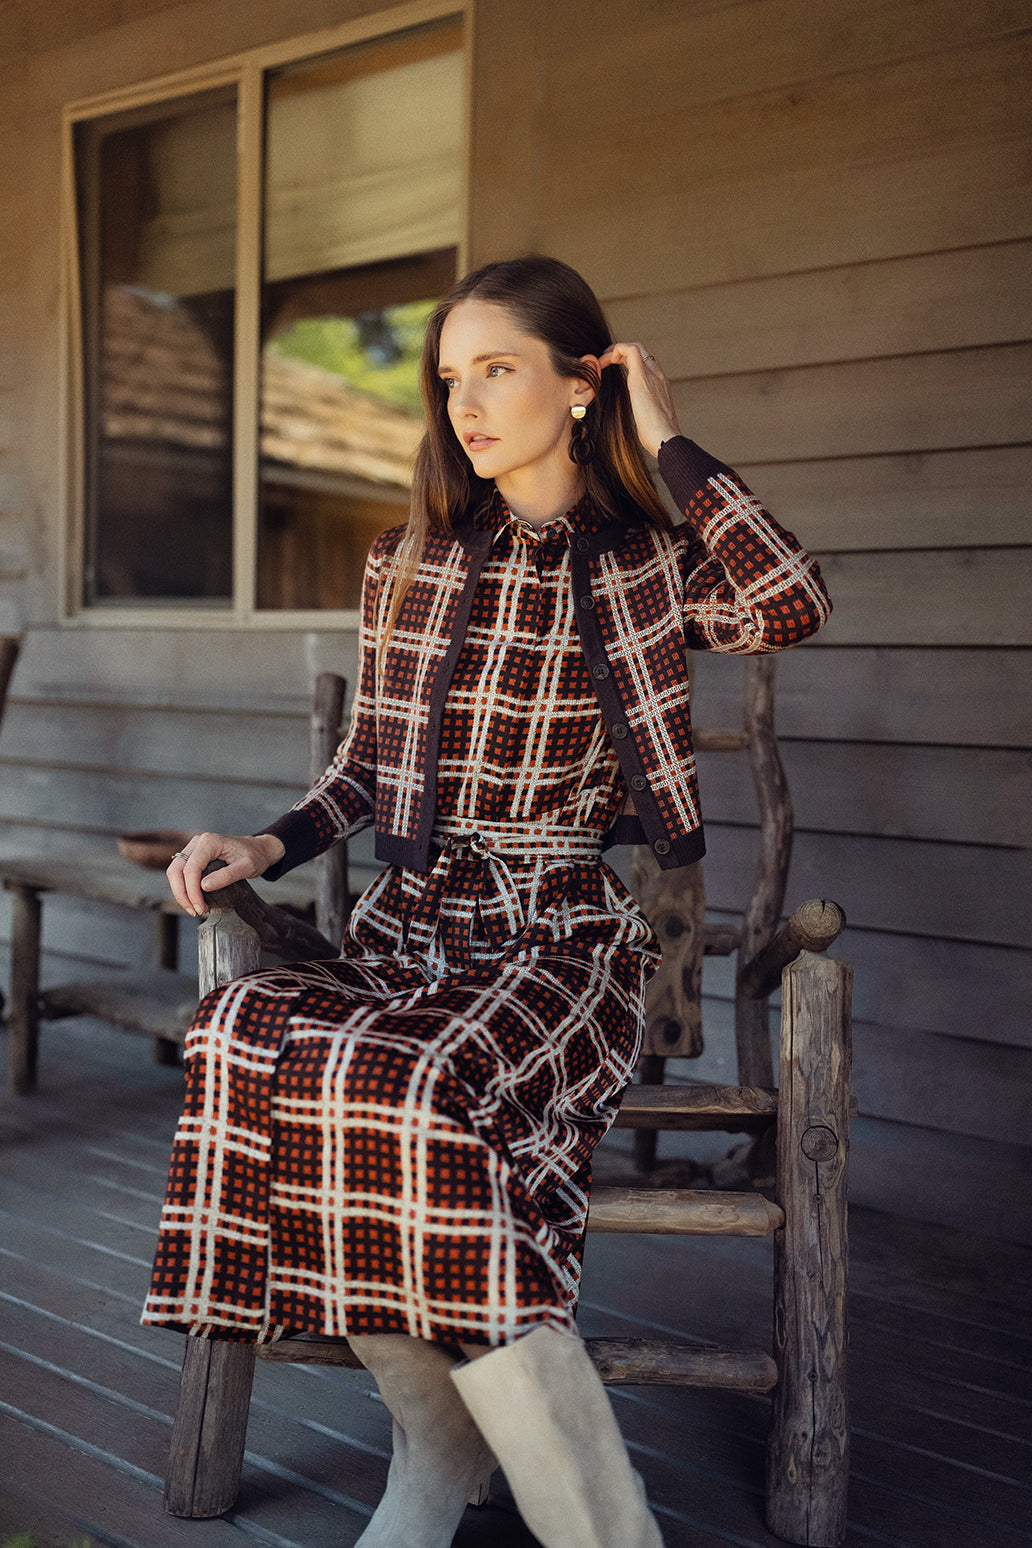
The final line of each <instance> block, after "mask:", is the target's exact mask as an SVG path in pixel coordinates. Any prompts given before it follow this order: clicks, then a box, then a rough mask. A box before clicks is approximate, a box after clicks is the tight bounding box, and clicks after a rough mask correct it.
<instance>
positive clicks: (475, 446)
mask: <svg viewBox="0 0 1032 1548" xmlns="http://www.w3.org/2000/svg"><path fill="white" fill-rule="evenodd" d="M462 439H463V440H464V441H465V443H466V450H467V451H470V452H475V451H484V450H485V448H486V447H488V446H493V445H494V444H495V442H496V440H497V439H498V437H497V436H494V435H480V434H478V433H476V432H474V433H472V434H470V435H464V436H463V438H462Z"/></svg>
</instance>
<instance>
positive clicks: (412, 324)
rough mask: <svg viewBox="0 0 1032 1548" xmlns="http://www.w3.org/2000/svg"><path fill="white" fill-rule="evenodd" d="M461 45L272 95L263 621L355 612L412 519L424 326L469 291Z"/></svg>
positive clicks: (378, 61) (260, 580)
mask: <svg viewBox="0 0 1032 1548" xmlns="http://www.w3.org/2000/svg"><path fill="white" fill-rule="evenodd" d="M459 45H460V34H459V31H458V29H457V28H456V27H455V26H454V25H453V24H448V25H444V26H436V27H429V28H424V29H421V30H418V31H414V32H411V33H406V34H402V35H401V36H399V37H395V38H391V39H388V40H387V41H380V42H377V43H374V44H370V45H368V46H366V47H362V48H356V49H349V50H346V51H344V52H342V53H339V54H334V55H330V56H327V57H324V58H321V59H318V60H314V61H311V60H310V61H306V62H305V63H303V64H301V65H296V66H293V67H291V68H290V69H287V70H284V71H281V72H278V73H277V74H276V75H274V76H272V77H271V78H270V80H269V83H268V105H267V129H266V147H267V149H266V212H267V213H266V224H265V286H264V290H263V304H262V318H263V326H262V339H263V350H262V384H261V409H260V422H261V467H260V483H259V513H258V576H257V604H258V606H259V607H260V608H279V609H282V608H332V607H337V608H339V607H354V606H356V605H357V603H358V600H359V593H360V589H361V578H362V568H363V563H364V558H365V554H366V552H367V550H368V547H369V544H370V543H371V541H372V539H373V538H374V537H375V536H376V534H377V532H380V531H382V530H383V529H384V528H385V527H389V526H394V525H396V524H397V523H398V522H401V521H404V520H405V519H406V517H407V515H408V493H409V486H410V484H411V475H412V461H413V457H414V454H415V450H416V447H417V445H418V443H419V440H420V437H421V435H422V431H423V418H422V410H421V406H420V400H419V388H418V363H419V352H420V348H421V343H422V331H423V325H424V323H425V320H426V317H427V315H428V313H429V311H430V309H431V307H432V306H433V303H434V300H435V298H436V297H437V296H439V295H440V294H441V292H442V291H443V290H445V289H447V288H448V286H449V285H450V284H451V283H452V281H453V279H454V277H455V256H456V255H455V243H456V241H457V238H458V232H459V222H460V209H461V191H462V190H461V154H460V152H461V143H462V113H461V107H462V66H461V54H460V52H459ZM388 126H389V132H386V131H387V128H388Z"/></svg>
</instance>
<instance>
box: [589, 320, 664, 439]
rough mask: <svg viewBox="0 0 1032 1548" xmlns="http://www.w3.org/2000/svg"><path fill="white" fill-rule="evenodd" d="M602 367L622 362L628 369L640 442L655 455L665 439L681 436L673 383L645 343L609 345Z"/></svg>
mask: <svg viewBox="0 0 1032 1548" xmlns="http://www.w3.org/2000/svg"><path fill="white" fill-rule="evenodd" d="M598 363H599V366H600V367H601V369H602V370H605V368H606V366H611V365H622V366H625V367H626V369H627V390H628V392H629V393H630V395H631V408H632V409H633V410H634V422H635V425H636V427H637V430H638V436H639V439H640V440H641V444H642V445H643V446H644V447H645V450H646V451H650V452H651V453H652V455H653V456H654V457H655V456H656V455H657V454H658V452H659V448H660V447H661V446H662V444H663V442H664V441H669V439H670V437H671V436H672V435H680V434H681V430H680V426H679V425H678V423H677V414H676V413H675V411H674V400H673V398H672V396H671V394H670V383H669V382H668V381H667V379H666V376H665V375H664V374H663V371H662V369H661V367H660V365H659V362H658V361H657V360H656V357H655V355H650V354H649V352H648V350H647V349H646V348H645V346H644V344H610V346H609V348H608V349H607V350H606V352H605V354H604V355H602V356H600V357H599V362H598Z"/></svg>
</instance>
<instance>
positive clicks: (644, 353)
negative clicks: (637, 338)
mask: <svg viewBox="0 0 1032 1548" xmlns="http://www.w3.org/2000/svg"><path fill="white" fill-rule="evenodd" d="M641 358H642V359H643V360H655V358H656V357H655V355H650V354H649V353H648V351H647V350H644V349H643V350H642V352H641Z"/></svg>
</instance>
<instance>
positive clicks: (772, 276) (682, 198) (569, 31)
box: [473, 0, 1032, 1229]
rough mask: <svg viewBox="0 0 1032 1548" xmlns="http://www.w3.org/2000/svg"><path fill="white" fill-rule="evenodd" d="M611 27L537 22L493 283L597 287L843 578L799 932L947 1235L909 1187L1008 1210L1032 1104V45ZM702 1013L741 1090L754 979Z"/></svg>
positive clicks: (720, 762) (731, 884) (813, 676)
mask: <svg viewBox="0 0 1032 1548" xmlns="http://www.w3.org/2000/svg"><path fill="white" fill-rule="evenodd" d="M587 10H588V7H587V5H586V3H584V0H573V3H572V4H570V5H564V6H563V7H561V8H553V7H547V6H540V7H537V8H536V9H535V16H536V19H537V23H536V28H535V29H534V31H533V32H532V34H531V36H532V37H533V39H534V40H535V42H536V45H537V47H536V57H534V58H533V59H532V58H531V57H530V50H529V49H527V48H524V50H523V52H522V54H521V57H520V59H519V63H518V69H519V72H520V75H519V80H520V90H519V92H518V94H517V99H516V102H517V106H516V107H515V108H514V105H513V102H512V101H511V100H506V101H505V102H504V103H495V102H492V101H491V100H490V99H486V100H485V101H483V102H482V103H480V105H479V112H480V115H481V116H480V122H479V129H480V133H479V134H478V136H477V138H476V140H475V145H474V157H475V159H474V185H473V186H474V228H473V238H474V242H473V245H474V256H475V257H478V258H482V257H490V256H494V255H495V254H496V253H497V252H500V251H501V250H502V247H501V245H496V236H497V234H499V233H500V234H503V235H504V238H505V245H506V246H508V247H516V248H518V247H521V246H533V245H536V246H539V247H541V248H542V249H544V250H545V251H551V252H555V253H557V254H558V255H559V256H561V257H564V258H567V259H568V260H569V261H570V262H572V263H574V264H578V265H581V266H583V267H584V268H585V269H586V271H587V273H588V274H589V277H591V278H592V279H593V281H594V282H595V283H596V285H597V286H598V288H599V289H600V291H601V292H602V293H603V294H604V296H605V298H606V300H607V303H608V306H609V310H610V313H611V316H612V318H613V321H614V326H615V328H616V330H617V332H618V334H619V335H620V336H622V337H629V338H637V339H642V340H645V341H647V343H648V345H649V347H650V348H652V349H654V350H655V352H656V353H657V354H658V356H659V358H660V359H661V361H663V362H664V363H665V364H666V365H667V367H668V369H669V370H670V372H671V374H672V376H673V377H674V378H675V396H676V399H677V403H678V407H679V409H680V412H681V415H682V422H683V423H684V424H685V426H686V428H687V429H688V433H690V434H692V435H694V436H696V438H697V439H698V440H699V441H700V442H701V443H702V444H703V445H705V446H707V447H709V448H710V449H712V450H713V451H715V452H717V453H718V454H719V455H721V456H724V457H725V458H726V459H727V460H728V461H729V462H731V463H732V465H734V466H737V467H739V468H741V470H742V471H743V473H744V474H745V475H746V476H747V477H748V479H749V481H750V483H751V484H752V485H753V487H754V488H755V489H756V490H757V492H758V493H759V494H760V495H761V496H762V497H763V498H764V499H766V500H767V501H768V503H769V504H770V505H771V507H772V508H773V509H775V510H776V511H778V513H779V514H782V515H783V516H784V518H785V520H786V522H787V523H788V524H789V525H790V526H792V527H793V528H794V529H795V530H796V531H798V532H799V533H800V534H801V535H802V537H803V538H804V540H805V541H806V542H807V543H808V545H809V546H811V547H812V548H814V549H815V550H816V551H817V552H819V553H820V555H821V557H822V561H823V562H824V565H825V574H826V576H827V578H828V582H829V586H830V588H831V591H832V595H833V597H834V600H835V613H834V615H833V618H832V620H831V623H830V624H829V626H828V627H827V629H826V630H825V631H824V632H823V633H822V634H821V636H820V637H819V639H818V640H817V641H816V642H814V644H813V645H812V646H807V647H804V648H803V649H801V650H798V651H795V652H792V653H790V654H789V656H787V657H786V658H783V660H782V662H781V664H780V667H779V690H778V693H779V711H778V719H779V729H780V733H781V736H782V739H783V752H784V757H785V761H786V765H787V767H788V770H789V777H790V780H791V783H792V789H793V793H794V798H795V806H796V820H797V825H798V832H797V840H796V849H795V859H794V863H793V869H792V876H791V880H790V887H789V896H790V900H791V901H796V900H798V899H800V898H802V897H804V896H806V895H807V894H809V893H811V892H825V893H827V894H828V895H831V896H833V897H836V898H838V899H839V900H840V901H841V902H842V903H843V904H844V905H845V907H846V910H847V913H848V914H849V918H850V922H851V926H852V928H851V930H850V932H849V935H848V937H847V939H846V941H845V942H844V943H843V946H842V950H843V951H844V952H848V954H849V955H850V956H851V957H852V958H853V960H854V961H855V963H856V969H857V972H856V994H857V1001H856V1014H857V1042H856V1046H857V1077H856V1083H857V1088H858V1092H859V1093H860V1099H861V1104H862V1107H863V1110H864V1112H865V1114H868V1115H870V1116H869V1117H867V1118H865V1120H864V1122H863V1123H862V1124H861V1125H859V1126H858V1130H857V1141H858V1144H859V1147H860V1152H859V1158H858V1159H857V1160H856V1161H855V1166H854V1175H855V1176H856V1177H857V1178H858V1179H859V1186H860V1189H861V1194H863V1190H864V1189H865V1188H868V1187H869V1188H871V1189H873V1190H874V1192H873V1193H872V1194H868V1195H867V1196H868V1197H879V1198H885V1199H889V1198H891V1199H892V1200H893V1206H892V1207H899V1208H917V1209H925V1208H929V1209H933V1210H934V1209H935V1208H936V1207H939V1206H937V1205H936V1203H935V1201H934V1200H933V1198H932V1190H931V1189H930V1188H929V1187H927V1186H925V1185H923V1184H922V1183H920V1182H918V1183H917V1185H916V1195H915V1188H914V1173H913V1170H912V1169H911V1168H910V1167H909V1166H908V1165H907V1162H906V1157H907V1156H908V1155H909V1154H911V1153H912V1154H913V1155H914V1157H915V1159H917V1158H918V1157H920V1159H921V1160H923V1161H927V1160H929V1158H930V1157H931V1156H932V1155H933V1153H934V1154H935V1155H937V1156H938V1157H939V1158H940V1160H941V1159H942V1158H943V1157H944V1156H945V1155H946V1154H949V1155H950V1156H951V1161H952V1164H953V1165H954V1166H955V1167H956V1168H959V1170H960V1172H961V1173H964V1174H965V1175H967V1176H968V1177H969V1179H970V1183H971V1186H972V1190H974V1188H975V1187H976V1186H977V1182H978V1180H979V1179H981V1180H983V1181H984V1179H985V1177H986V1176H987V1175H988V1174H989V1172H990V1171H991V1169H992V1167H993V1166H996V1167H997V1168H998V1177H999V1182H998V1189H999V1190H1000V1191H1002V1193H1003V1194H1004V1195H1005V1196H1007V1197H1009V1198H1012V1199H1013V1196H1014V1195H1015V1193H1016V1192H1017V1191H1018V1189H1019V1188H1020V1187H1021V1186H1023V1184H1024V1180H1025V1177H1026V1175H1027V1161H1026V1160H1023V1159H1021V1157H1022V1154H1023V1153H1022V1151H1021V1150H1020V1149H1012V1150H1008V1149H1007V1144H1009V1145H1011V1146H1015V1147H1021V1146H1024V1145H1027V1144H1028V1141H1029V1137H1030V1136H1029V1128H1028V1121H1027V1116H1026V1115H1027V1092H1028V1087H1029V1077H1030V1075H1032V1063H1030V1052H1029V1050H1030V1045H1032V1022H1030V1018H1029V1016H1028V1009H1027V1006H1028V994H1029V990H1030V988H1032V972H1030V965H1032V956H1030V953H1029V951H1028V947H1029V945H1030V941H1029V933H1028V919H1029V917H1030V910H1029V902H1030V901H1032V900H1030V898H1029V891H1030V886H1029V883H1030V876H1029V864H1028V845H1029V816H1028V813H1029V810H1030V806H1032V803H1030V799H1029V798H1030V796H1032V766H1030V762H1029V754H1028V749H1029V747H1030V745H1032V734H1030V733H1032V724H1030V719H1032V716H1030V707H1032V694H1030V693H1029V688H1030V686H1032V683H1030V673H1029V654H1028V651H1027V648H1026V647H1027V646H1028V644H1029V643H1030V641H1029V608H1028V597H1029V595H1030V594H1032V584H1030V581H1032V576H1030V552H1032V544H1030V539H1032V530H1030V523H1029V512H1030V499H1029V496H1030V493H1032V479H1030V472H1032V455H1030V451H1029V439H1030V437H1029V412H1028V382H1029V379H1030V365H1032V358H1030V346H1029V339H1030V337H1032V327H1030V322H1032V301H1030V298H1032V283H1030V280H1032V272H1030V270H1032V266H1030V262H1029V260H1030V251H1032V248H1030V242H1029V238H1030V237H1032V198H1030V197H1029V195H1030V193H1032V187H1030V185H1032V176H1030V172H1032V154H1030V152H1032V141H1030V139H1029V121H1030V120H1029V107H1030V105H1032V92H1030V89H1029V80H1030V76H1029V71H1028V49H1029V43H1030V39H1032V32H1030V29H1029V18H1028V14H1027V11H1026V10H1025V9H1024V8H1022V7H1019V6H1017V5H1010V6H1002V7H1001V6H997V5H994V4H990V3H975V4H972V5H968V6H963V7H962V6H958V5H956V4H955V3H950V0H939V3H929V4H922V3H918V0H914V3H901V4H897V5H892V6H889V7H887V8H882V7H869V6H863V5H861V4H858V3H853V0H838V3H836V4H835V5H834V6H833V7H830V8H829V7H824V8H821V10H820V12H819V13H818V12H817V11H816V9H815V8H814V7H813V6H812V4H809V3H807V0H753V3H749V4H745V5H730V4H720V3H713V0H699V3H694V0H686V3H684V4H680V5H678V6H676V7H675V6H673V5H664V4H662V3H654V4H646V5H645V6H643V7H641V6H637V5H634V6H632V5H630V4H623V3H614V4H613V5H611V6H607V8H606V26H605V28H604V29H600V28H599V27H598V26H597V25H594V26H592V25H590V24H589V23H588V22H587ZM494 11H495V8H494V7H492V8H491V14H492V17H493V16H494ZM494 25H495V26H497V28H498V32H497V33H496V34H495V33H493V34H491V35H490V37H489V38H485V40H484V44H483V46H484V49H485V57H484V65H485V68H486V60H487V51H489V50H490V49H491V48H494V47H498V46H499V45H500V43H501V41H502V39H503V36H504V26H505V23H504V22H502V21H496V22H495V23H494ZM578 29H581V30H582V31H583V34H584V35H583V38H582V41H581V44H580V46H578V47H577V48H574V47H572V46H571V39H572V38H573V37H574V36H575V35H577V33H578ZM616 61H618V62H619V63H618V65H617V64H616V63H615V62H616ZM610 80H611V81H612V88H611V89H606V90H604V91H602V92H598V91H597V83H598V82H600V81H610ZM531 87H532V88H533V95H531V92H530V90H529V88H531ZM525 92H526V101H527V102H533V103H535V104H537V105H536V106H524V107H522V109H521V107H520V104H521V103H522V102H523V101H524V93H525ZM588 97H590V99H591V101H592V105H593V106H592V113H591V115H590V118H589V120H588V123H587V127H586V129H585V128H582V126H581V125H580V124H578V125H577V129H576V131H572V130H571V111H570V109H571V104H572V103H575V102H577V101H581V100H586V99H587V98H588ZM514 113H515V114H517V116H516V117H515V118H514ZM492 131H493V133H492ZM481 144H483V145H484V146H485V147H490V148H485V149H484V150H483V151H481V150H480V149H479V147H480V145H481ZM480 167H482V168H483V170H484V174H485V175H484V177H483V178H482V179H481V178H480V177H478V176H477V169H478V168H480ZM500 172H502V173H505V174H507V180H505V181H503V182H502V185H501V187H499V182H498V174H499V173H500ZM510 195H511V196H512V197H511V198H510V197H509V196H510ZM737 681H738V676H737V669H736V668H735V667H734V666H733V665H732V664H730V663H727V662H716V661H713V662H709V661H706V662H700V663H699V667H698V675H697V690H696V706H697V718H698V719H699V721H700V722H702V723H709V724H714V723H715V724H721V725H726V724H731V723H733V719H734V715H735V713H736V706H735V688H736V685H737ZM702 765H703V766H702V771H701V772H702V790H703V806H704V810H705V812H706V816H707V826H708V833H709V847H710V852H709V856H708V858H707V862H706V867H707V898H708V901H709V903H710V905H711V908H712V909H713V911H714V912H715V913H718V914H721V915H722V916H723V917H734V910H735V909H736V907H740V901H739V900H740V897H741V891H742V877H743V875H744V874H746V873H748V871H749V870H750V869H751V866H752V863H753V854H754V844H755V836H754V831H753V824H754V821H755V817H754V806H753V801H752V795H751V790H750V785H749V778H748V772H747V770H746V769H745V768H744V766H743V765H742V764H741V762H740V761H739V760H734V759H730V758H717V757H706V758H704V759H703V760H702ZM705 989H706V993H707V996H708V999H707V1010H708V1011H709V1032H710V1045H709V1047H708V1049H707V1053H706V1055H705V1056H704V1059H703V1062H702V1065H701V1066H700V1069H701V1070H702V1071H703V1072H704V1073H708V1074H709V1075H710V1077H711V1078H718V1079H719V1078H725V1079H726V1078H731V1075H732V1069H731V1061H730V1047H731V1039H730V1023H729V1009H728V996H729V994H730V989H731V984H730V980H729V976H728V969H727V965H726V964H717V963H711V964H707V969H706V975H705ZM683 1073H687V1070H685V1071H684V1072H683ZM943 1136H948V1141H945V1142H944V1141H943V1138H942V1137H943ZM1004 1139H1006V1141H1007V1144H1003V1145H1000V1146H998V1145H997V1144H996V1142H997V1141H1003V1140H1004ZM667 1143H668V1144H672V1143H674V1142H673V1141H670V1140H668V1141H667ZM865 1147H867V1148H865ZM1024 1154H1025V1155H1027V1152H1026V1153H1024ZM894 1165H902V1166H903V1167H904V1169H905V1170H906V1172H907V1174H908V1186H907V1187H896V1185H895V1184H894V1183H892V1181H891V1173H892V1168H893V1166H894ZM961 1191H962V1189H961ZM905 1195H906V1202H905V1203H904V1196H905ZM948 1207H950V1208H953V1207H956V1198H955V1197H954V1198H953V1199H952V1200H951V1201H950V1204H949V1205H948ZM997 1218H998V1219H999V1220H1000V1221H1001V1222H1003V1221H1004V1219H1005V1208H1004V1209H1001V1210H1000V1212H999V1214H998V1216H997ZM1001 1228H1002V1229H1006V1226H1005V1225H1002V1226H1001Z"/></svg>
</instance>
